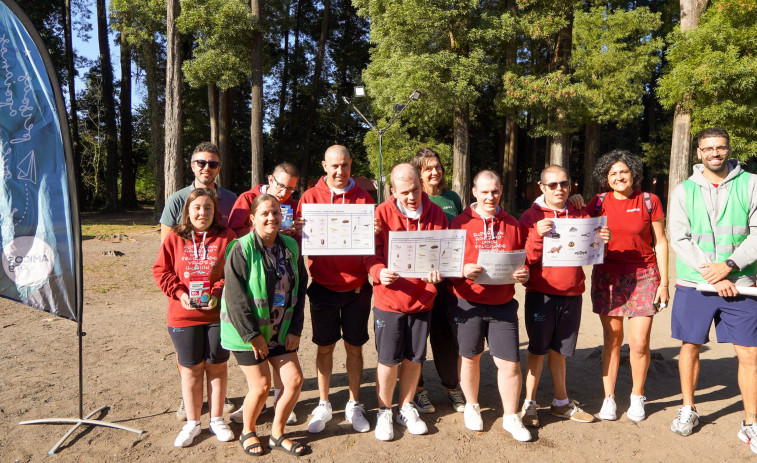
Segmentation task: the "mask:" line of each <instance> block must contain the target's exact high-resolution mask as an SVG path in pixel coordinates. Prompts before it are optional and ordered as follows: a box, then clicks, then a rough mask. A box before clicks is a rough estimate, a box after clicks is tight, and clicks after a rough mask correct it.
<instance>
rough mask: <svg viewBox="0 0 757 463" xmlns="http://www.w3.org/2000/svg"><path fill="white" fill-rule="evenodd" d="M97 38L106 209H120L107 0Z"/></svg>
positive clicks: (100, 7) (101, 2) (100, 0)
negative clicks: (104, 157)
mask: <svg viewBox="0 0 757 463" xmlns="http://www.w3.org/2000/svg"><path fill="white" fill-rule="evenodd" d="M97 39H98V44H99V47H100V66H101V67H102V92H103V94H102V101H103V117H104V119H105V152H106V161H105V190H106V191H105V210H106V211H117V210H118V127H117V126H116V102H115V100H114V98H113V95H114V90H113V65H112V64H111V62H110V43H109V40H108V20H107V11H106V9H105V0H97Z"/></svg>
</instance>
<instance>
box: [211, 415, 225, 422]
mask: <svg viewBox="0 0 757 463" xmlns="http://www.w3.org/2000/svg"><path fill="white" fill-rule="evenodd" d="M214 421H223V417H222V416H216V417H215V418H211V419H210V422H211V423H212V422H214Z"/></svg>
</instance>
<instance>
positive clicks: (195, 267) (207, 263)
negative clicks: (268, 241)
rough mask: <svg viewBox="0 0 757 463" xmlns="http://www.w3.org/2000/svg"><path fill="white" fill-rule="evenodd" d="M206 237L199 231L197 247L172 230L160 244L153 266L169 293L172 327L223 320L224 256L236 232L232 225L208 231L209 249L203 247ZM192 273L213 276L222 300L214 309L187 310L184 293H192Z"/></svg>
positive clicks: (162, 287) (212, 284) (212, 289)
mask: <svg viewBox="0 0 757 463" xmlns="http://www.w3.org/2000/svg"><path fill="white" fill-rule="evenodd" d="M202 237H203V234H202V233H195V243H196V244H197V247H195V245H194V244H193V243H192V240H185V239H183V238H182V237H180V236H179V235H177V234H176V233H174V232H173V231H171V233H169V234H168V236H166V239H165V240H164V241H163V244H162V245H161V246H160V251H158V258H157V259H155V265H153V266H152V275H153V277H154V278H155V282H156V283H158V287H160V290H161V291H163V294H165V295H166V296H168V326H170V327H172V328H184V327H187V326H195V325H207V324H210V323H218V322H219V321H220V319H219V316H220V312H221V291H222V290H223V283H224V278H223V266H224V264H225V263H226V259H225V257H224V256H225V254H226V247H227V246H228V245H229V243H230V242H232V241H234V240H235V239H236V235H234V232H233V231H231V230H229V229H228V228H226V229H224V230H223V231H222V232H221V233H219V234H217V235H211V234H209V233H208V236H207V237H206V238H205V251H203V249H202V248H203V245H202V243H203V238H202ZM195 251H196V252H195ZM190 274H191V275H202V274H205V275H208V274H209V275H210V294H211V295H213V296H215V297H216V298H217V299H218V304H217V305H216V307H215V308H214V309H212V310H187V309H185V308H184V306H182V305H181V301H180V300H179V297H180V294H181V293H187V294H189V281H190Z"/></svg>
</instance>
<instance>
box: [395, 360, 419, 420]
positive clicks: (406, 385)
mask: <svg viewBox="0 0 757 463" xmlns="http://www.w3.org/2000/svg"><path fill="white" fill-rule="evenodd" d="M422 366H423V364H421V363H418V362H411V361H410V360H407V359H405V360H403V361H402V368H400V391H399V397H398V398H397V402H398V405H399V407H400V408H402V407H403V406H404V405H405V404H407V403H412V401H413V395H415V387H416V386H417V384H418V377H419V376H420V375H421V367H422ZM392 392H393V391H392Z"/></svg>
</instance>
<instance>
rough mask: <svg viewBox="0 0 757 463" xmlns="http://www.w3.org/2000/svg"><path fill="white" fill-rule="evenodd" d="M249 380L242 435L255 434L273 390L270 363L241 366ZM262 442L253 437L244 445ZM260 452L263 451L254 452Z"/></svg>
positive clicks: (243, 408)
mask: <svg viewBox="0 0 757 463" xmlns="http://www.w3.org/2000/svg"><path fill="white" fill-rule="evenodd" d="M239 368H241V370H242V373H244V376H245V379H246V380H247V395H246V396H245V397H244V404H243V405H242V434H248V433H250V432H255V422H256V421H257V420H258V416H259V415H260V412H261V411H262V410H263V405H264V404H265V400H266V398H267V397H268V392H269V391H270V390H271V371H270V369H269V368H268V362H263V363H261V364H259V365H240V366H239ZM254 442H260V440H259V439H258V438H257V437H251V438H249V439H247V440H246V441H245V442H244V443H245V444H251V443H254ZM254 451H255V452H260V451H262V449H257V450H254Z"/></svg>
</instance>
